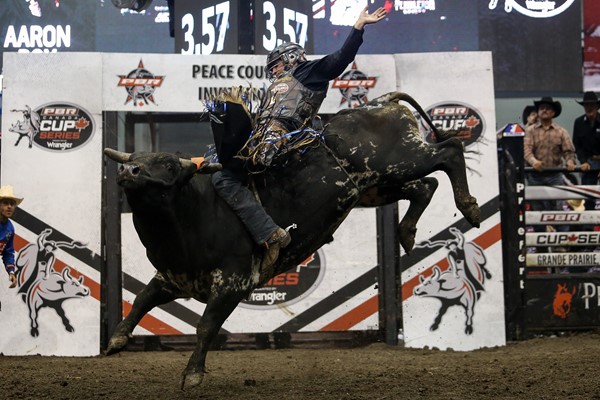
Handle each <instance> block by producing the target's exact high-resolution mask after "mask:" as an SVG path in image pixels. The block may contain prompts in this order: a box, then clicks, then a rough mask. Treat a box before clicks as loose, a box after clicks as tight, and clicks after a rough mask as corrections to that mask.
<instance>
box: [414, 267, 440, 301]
mask: <svg viewBox="0 0 600 400" xmlns="http://www.w3.org/2000/svg"><path fill="white" fill-rule="evenodd" d="M440 275H441V270H440V267H438V266H437V265H436V266H434V267H433V274H432V275H431V276H430V277H429V278H424V277H423V275H419V281H420V282H421V284H420V285H418V286H416V287H415V288H414V290H413V293H414V294H415V296H431V295H433V294H435V293H437V292H439V290H440V286H441V285H440Z"/></svg>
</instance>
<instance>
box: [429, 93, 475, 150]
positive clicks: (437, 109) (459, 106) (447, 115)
mask: <svg viewBox="0 0 600 400" xmlns="http://www.w3.org/2000/svg"><path fill="white" fill-rule="evenodd" d="M425 112H426V113H427V115H428V116H429V118H430V119H431V121H432V122H433V125H434V126H435V127H436V128H437V129H438V130H440V131H446V132H451V133H453V136H455V137H457V138H459V139H461V140H462V141H463V143H464V145H465V147H466V146H469V145H471V144H473V143H475V142H476V141H478V140H479V139H480V138H481V135H482V133H483V132H484V131H485V124H484V121H483V117H482V116H481V114H480V113H479V112H478V111H477V110H475V108H473V107H471V106H469V105H467V104H463V103H458V102H452V103H450V102H448V103H440V104H436V105H434V106H433V107H431V108H429V109H427V110H425ZM418 119H419V120H420V121H421V122H420V126H421V131H422V133H423V137H424V138H425V140H426V141H427V142H429V143H436V138H435V133H434V132H433V131H432V130H431V129H429V127H428V126H427V125H425V124H424V121H423V120H422V119H421V118H420V117H418Z"/></svg>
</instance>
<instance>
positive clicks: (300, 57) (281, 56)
mask: <svg viewBox="0 0 600 400" xmlns="http://www.w3.org/2000/svg"><path fill="white" fill-rule="evenodd" d="M303 61H306V57H305V56H304V48H302V46H300V45H298V44H296V43H284V44H282V45H279V46H277V47H276V48H275V49H274V50H273V51H271V52H270V53H269V55H268V56H267V66H266V70H267V78H268V79H269V80H273V79H275V78H277V77H276V76H275V75H274V74H273V68H275V66H277V64H278V63H279V62H281V63H282V64H283V67H284V71H289V70H290V69H292V68H293V67H294V66H295V65H296V64H298V63H299V62H303Z"/></svg>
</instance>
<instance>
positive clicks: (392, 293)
mask: <svg viewBox="0 0 600 400" xmlns="http://www.w3.org/2000/svg"><path fill="white" fill-rule="evenodd" d="M376 216H377V262H378V266H379V268H378V275H379V325H380V329H381V330H382V332H383V335H384V340H385V343H387V344H389V345H397V344H398V329H399V326H400V324H401V322H400V321H401V317H402V314H401V313H402V303H401V298H400V295H401V291H400V247H399V242H398V232H397V227H398V203H394V204H390V205H387V206H383V207H378V208H377V212H376Z"/></svg>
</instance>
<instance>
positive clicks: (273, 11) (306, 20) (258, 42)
mask: <svg viewBox="0 0 600 400" xmlns="http://www.w3.org/2000/svg"><path fill="white" fill-rule="evenodd" d="M311 13H312V10H311V4H310V3H309V2H307V1H302V0H287V1H276V0H268V1H263V0H259V1H257V2H256V3H255V10H254V49H255V54H268V53H269V52H270V51H271V50H273V49H274V48H275V47H277V46H279V45H280V44H283V43H285V42H293V43H298V44H299V45H300V46H302V47H304V49H305V50H306V51H307V52H308V53H312V52H313V27H312V15H311Z"/></svg>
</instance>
